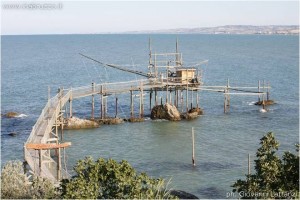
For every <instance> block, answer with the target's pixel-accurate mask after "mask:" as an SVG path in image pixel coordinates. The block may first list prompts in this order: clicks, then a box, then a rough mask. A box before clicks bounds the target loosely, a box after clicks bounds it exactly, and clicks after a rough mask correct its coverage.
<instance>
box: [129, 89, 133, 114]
mask: <svg viewBox="0 0 300 200" xmlns="http://www.w3.org/2000/svg"><path fill="white" fill-rule="evenodd" d="M130 117H131V118H133V94H132V89H131V90H130Z"/></svg>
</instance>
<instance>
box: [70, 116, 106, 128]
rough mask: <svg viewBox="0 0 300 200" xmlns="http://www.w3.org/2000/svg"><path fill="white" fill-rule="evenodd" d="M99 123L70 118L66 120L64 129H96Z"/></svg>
mask: <svg viewBox="0 0 300 200" xmlns="http://www.w3.org/2000/svg"><path fill="white" fill-rule="evenodd" d="M99 126H100V125H99V123H97V122H95V121H91V120H87V119H79V118H77V117H71V118H68V119H66V125H65V127H64V129H84V128H98V127H99Z"/></svg>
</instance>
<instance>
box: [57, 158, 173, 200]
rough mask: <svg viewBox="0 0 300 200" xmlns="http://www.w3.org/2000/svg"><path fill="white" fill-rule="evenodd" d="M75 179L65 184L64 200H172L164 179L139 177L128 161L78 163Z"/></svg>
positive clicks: (87, 161) (89, 159)
mask: <svg viewBox="0 0 300 200" xmlns="http://www.w3.org/2000/svg"><path fill="white" fill-rule="evenodd" d="M74 170H75V172H76V175H75V176H73V177H72V178H71V179H65V180H63V181H62V184H61V190H62V196H63V198H68V199H79V198H88V199H103V198H104V199H128V198H129V199H162V198H163V199H167V198H173V197H172V196H171V195H170V194H169V191H168V190H166V187H165V183H164V181H163V180H162V179H152V178H150V177H149V176H147V175H146V174H145V173H141V174H137V173H136V171H135V170H134V168H132V167H131V166H130V164H129V163H128V162H127V161H124V160H123V161H121V162H120V163H117V162H116V161H114V160H112V159H109V160H104V159H102V158H100V159H98V160H97V161H93V159H92V158H91V157H87V158H85V159H84V160H79V161H78V162H77V164H76V166H75V167H74Z"/></svg>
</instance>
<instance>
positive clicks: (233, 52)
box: [1, 34, 299, 198]
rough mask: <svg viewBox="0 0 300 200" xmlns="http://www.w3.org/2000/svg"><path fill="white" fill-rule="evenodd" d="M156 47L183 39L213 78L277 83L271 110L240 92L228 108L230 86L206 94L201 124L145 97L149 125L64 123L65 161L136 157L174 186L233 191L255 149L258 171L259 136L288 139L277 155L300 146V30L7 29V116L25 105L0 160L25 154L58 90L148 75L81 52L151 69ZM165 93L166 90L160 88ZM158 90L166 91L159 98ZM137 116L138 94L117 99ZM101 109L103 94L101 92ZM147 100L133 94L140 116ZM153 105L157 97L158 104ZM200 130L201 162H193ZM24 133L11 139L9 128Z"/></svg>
mask: <svg viewBox="0 0 300 200" xmlns="http://www.w3.org/2000/svg"><path fill="white" fill-rule="evenodd" d="M149 37H151V40H152V52H156V53H160V52H174V51H175V42H176V38H178V41H179V51H180V52H181V53H183V63H184V65H185V66H192V65H194V64H196V63H199V62H201V61H203V60H209V62H208V63H206V64H204V65H202V66H201V69H202V70H203V82H204V85H207V86H209V85H226V84H227V79H229V83H230V86H253V87H257V85H258V80H260V81H261V84H262V82H263V81H265V83H267V82H269V83H270V86H271V89H270V99H272V100H274V101H275V102H276V104H274V105H271V106H268V108H267V109H268V112H260V109H261V107H258V106H255V105H254V102H256V101H257V100H258V97H257V96H241V95H231V97H230V100H231V101H230V111H229V113H227V114H224V112H223V105H224V96H223V94H222V93H214V92H208V91H201V92H200V93H199V94H200V107H201V108H203V110H204V115H203V116H200V117H199V118H197V119H195V120H192V121H179V122H170V121H164V120H160V121H152V120H151V119H150V118H149V115H150V105H149V96H148V94H146V95H145V115H146V120H145V122H141V123H123V124H119V125H103V126H101V127H100V128H96V129H84V130H65V131H64V141H68V142H72V146H71V147H70V148H68V149H67V150H66V152H65V153H66V155H65V159H63V166H64V169H66V170H68V172H69V173H71V174H72V172H73V171H72V170H73V166H74V165H75V164H76V162H77V161H78V160H79V159H84V158H85V157H86V156H92V157H93V158H94V159H95V160H96V159H98V158H100V157H103V158H106V159H108V158H111V159H115V160H117V161H121V160H127V161H128V162H129V163H130V164H131V165H132V166H133V167H134V168H135V169H136V170H137V171H138V172H146V173H147V174H148V175H149V176H151V177H153V178H164V179H165V180H166V182H168V187H169V188H170V189H177V190H183V191H186V192H189V193H192V194H194V195H196V196H198V197H199V198H226V197H227V196H228V194H229V193H230V192H231V191H232V187H231V185H233V184H234V182H235V181H236V180H238V179H245V174H247V173H248V154H250V160H251V162H250V164H251V172H252V173H254V164H255V163H254V160H255V159H256V157H255V153H256V150H257V149H258V148H259V146H260V139H261V138H262V137H263V135H265V134H266V133H268V132H273V133H274V135H275V137H276V139H277V140H278V141H279V142H280V147H279V151H278V155H279V156H281V155H282V154H283V152H284V151H291V152H294V153H295V152H296V151H295V149H296V148H295V144H296V143H299V36H285V35H197V34H186V35H185V34H180V35H175V34H152V35H147V34H89V35H32V36H31V35H28V36H27V35H26V36H1V40H2V41H1V42H2V47H1V56H2V58H1V113H2V114H5V113H7V112H10V111H14V112H18V113H19V114H20V115H19V116H18V117H16V118H5V117H2V118H1V165H2V167H3V165H4V164H5V163H6V162H7V161H9V160H16V159H19V160H23V159H24V158H23V145H24V142H25V141H26V140H27V138H28V136H29V134H30V132H31V129H32V126H33V125H34V124H35V122H36V120H37V118H38V117H39V115H40V113H41V111H42V109H43V108H44V106H45V104H46V103H47V99H48V95H49V90H48V88H50V95H51V96H54V95H55V94H56V93H57V91H58V88H59V87H64V88H75V87H81V86H90V85H91V83H92V82H96V83H109V82H117V81H118V82H120V81H130V80H136V81H139V80H140V79H143V77H141V76H138V75H134V74H130V73H126V72H123V71H118V70H115V69H111V68H108V67H103V66H101V65H99V64H97V63H95V62H93V61H90V60H88V59H86V58H84V57H82V56H80V55H79V53H83V54H85V55H88V56H91V57H93V58H95V59H97V60H99V61H101V62H104V63H111V64H116V65H120V66H122V67H126V68H130V69H134V70H138V71H144V72H147V70H148V68H147V66H148V57H149V50H148V39H149ZM159 95H160V96H162V97H163V95H164V93H159ZM160 96H159V97H160ZM114 97H118V99H119V102H118V103H119V106H118V108H119V109H118V110H119V117H122V118H129V116H130V112H129V110H130V107H129V106H130V104H129V102H130V97H129V94H120V95H113V96H111V97H109V98H108V115H109V116H114V114H115V98H114ZM95 99H96V100H95V104H96V107H95V110H96V111H95V115H96V116H99V115H100V97H99V98H97V96H96V98H95ZM138 102H139V99H138V98H135V99H134V105H135V106H136V107H135V112H136V113H135V114H136V115H137V114H138V113H137V112H138ZM152 105H153V103H152ZM73 112H74V116H76V117H80V118H89V117H90V116H91V97H86V98H82V99H77V100H74V101H73ZM192 127H194V131H195V160H196V166H195V167H193V166H192V136H191V134H192ZM11 132H15V133H17V135H16V136H15V137H12V136H10V135H9V133H11Z"/></svg>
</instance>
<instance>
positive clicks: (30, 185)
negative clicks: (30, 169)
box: [1, 161, 60, 199]
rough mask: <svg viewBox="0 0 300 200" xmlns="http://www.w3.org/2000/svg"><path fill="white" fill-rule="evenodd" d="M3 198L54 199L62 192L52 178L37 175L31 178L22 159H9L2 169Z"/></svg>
mask: <svg viewBox="0 0 300 200" xmlns="http://www.w3.org/2000/svg"><path fill="white" fill-rule="evenodd" d="M1 198H2V199H44V198H47V199H52V198H60V194H59V192H58V190H57V189H56V188H55V186H54V185H53V183H52V182H51V181H50V180H47V179H44V178H40V177H36V176H34V177H33V178H32V180H30V179H29V178H28V176H27V175H26V174H24V170H23V163H22V162H21V161H9V162H8V163H6V165H5V166H4V167H3V169H2V171H1Z"/></svg>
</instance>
